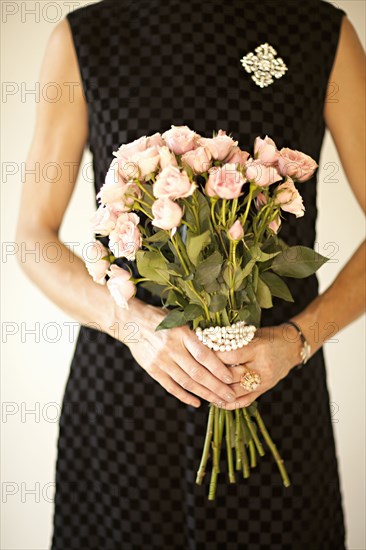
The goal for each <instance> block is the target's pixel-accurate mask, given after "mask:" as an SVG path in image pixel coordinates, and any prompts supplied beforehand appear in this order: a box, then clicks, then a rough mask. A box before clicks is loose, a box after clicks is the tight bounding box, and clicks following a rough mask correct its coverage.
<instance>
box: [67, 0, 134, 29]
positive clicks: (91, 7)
mask: <svg viewBox="0 0 366 550" xmlns="http://www.w3.org/2000/svg"><path fill="white" fill-rule="evenodd" d="M126 2H127V0H122V1H121V0H118V2H117V1H116V0H101V1H99V2H94V3H91V4H87V5H86V6H81V7H79V8H77V9H76V10H74V11H71V12H69V13H68V14H67V15H66V19H67V20H68V21H69V23H70V25H71V26H73V25H74V24H78V23H84V24H90V25H93V24H94V23H95V24H97V25H99V26H100V25H102V24H103V22H104V21H105V20H107V19H108V18H110V17H111V16H113V14H114V13H115V12H116V10H117V11H118V10H120V11H123V8H124V4H126Z"/></svg>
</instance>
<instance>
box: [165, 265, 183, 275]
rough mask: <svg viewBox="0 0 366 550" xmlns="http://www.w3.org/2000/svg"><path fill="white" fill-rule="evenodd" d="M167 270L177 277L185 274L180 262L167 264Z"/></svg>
mask: <svg viewBox="0 0 366 550" xmlns="http://www.w3.org/2000/svg"><path fill="white" fill-rule="evenodd" d="M167 272H168V273H170V274H171V275H175V276H176V277H182V276H183V275H184V270H183V267H182V266H181V265H180V264H176V263H170V264H168V265H167Z"/></svg>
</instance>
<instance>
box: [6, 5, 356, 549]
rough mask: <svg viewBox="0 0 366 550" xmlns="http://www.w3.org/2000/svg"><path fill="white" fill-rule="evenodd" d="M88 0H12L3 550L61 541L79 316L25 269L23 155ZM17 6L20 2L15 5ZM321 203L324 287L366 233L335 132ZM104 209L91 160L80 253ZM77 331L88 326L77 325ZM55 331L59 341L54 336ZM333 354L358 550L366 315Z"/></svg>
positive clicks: (351, 531) (78, 229)
mask: <svg viewBox="0 0 366 550" xmlns="http://www.w3.org/2000/svg"><path fill="white" fill-rule="evenodd" d="M86 3H91V2H82V1H79V2H77V1H75V2H66V1H65V2H63V1H58V2H46V1H45V2H33V1H27V2H21V1H18V2H5V1H3V2H1V4H2V59H1V63H2V80H3V82H6V83H13V85H14V86H15V89H14V94H13V95H11V96H7V97H3V99H2V104H1V108H2V134H3V137H4V136H6V137H5V139H3V140H2V171H3V174H2V218H1V224H2V241H3V247H4V246H6V250H7V252H8V254H7V255H4V248H3V256H2V265H1V267H2V271H3V278H2V342H3V344H4V343H6V345H4V346H3V355H2V400H3V416H2V423H1V428H2V463H1V466H2V545H1V548H2V549H3V550H15V549H16V550H31V549H34V550H46V549H47V548H48V547H49V541H50V533H51V519H52V512H53V508H52V496H53V480H54V466H55V459H56V438H57V430H58V428H57V420H58V415H59V408H60V404H61V400H62V395H63V390H64V386H65V382H66V378H67V375H68V369H69V364H70V360H71V357H72V353H73V349H74V344H75V338H73V337H72V330H71V328H72V327H71V328H70V325H66V324H65V323H69V322H70V321H72V320H71V319H69V318H68V317H66V316H65V315H64V314H63V313H62V312H61V311H60V310H59V309H57V308H56V307H55V306H54V305H53V304H52V303H50V302H49V301H48V300H47V299H46V298H45V297H44V296H43V295H42V293H41V292H40V291H39V290H38V289H37V288H36V287H35V286H33V285H32V284H31V283H30V282H29V281H28V280H27V279H26V278H25V277H24V275H23V274H22V272H21V270H20V268H19V265H18V264H17V261H16V259H15V257H14V256H13V255H12V254H11V251H12V244H11V243H13V241H14V238H15V223H16V218H17V213H18V205H19V199H20V193H21V187H22V180H23V178H24V176H23V175H22V162H24V160H25V158H26V154H27V150H28V147H29V144H30V141H31V136H32V131H33V123H34V117H35V105H36V98H35V96H34V95H32V94H30V93H25V92H26V91H27V90H28V92H29V90H31V89H34V87H35V84H36V81H37V79H38V76H39V69H40V64H41V60H42V57H43V53H44V50H45V46H46V42H47V38H48V36H49V34H50V33H51V31H52V29H53V27H54V25H55V24H56V23H57V22H58V21H59V20H60V19H61V17H63V16H64V15H65V14H66V13H67V12H68V11H69V10H70V9H71V7H72V5H73V6H74V7H77V6H80V5H84V4H86ZM333 3H334V4H336V5H338V6H339V7H341V8H343V9H344V10H345V11H346V13H347V14H348V16H349V18H350V20H351V21H352V23H353V24H354V26H355V28H356V30H357V32H358V34H359V36H360V38H361V40H363V43H364V39H365V26H364V21H365V3H364V1H363V0H360V1H350V0H345V1H341V0H339V1H338V0H337V2H333ZM10 11H16V12H15V13H13V14H12V15H11V14H10ZM31 11H33V12H35V13H30V12H31ZM3 86H4V84H3ZM7 89H9V88H7ZM22 95H23V97H22ZM289 145H290V146H291V144H289ZM89 162H90V156H89V154H86V155H85V158H84V165H85V164H88V163H89ZM9 163H14V165H13V169H14V171H15V173H14V174H13V175H7V174H6V173H5V171H7V170H8V169H9V166H10V165H9ZM327 163H329V164H327ZM318 207H319V218H318V224H317V243H318V244H317V246H318V249H319V251H320V252H323V253H324V254H329V253H330V252H331V251H332V250H333V247H335V250H336V253H335V255H334V259H335V261H334V262H333V263H331V262H329V263H327V264H326V265H325V266H324V267H323V268H322V269H321V271H320V274H319V279H320V283H321V290H324V289H325V288H326V287H327V285H328V284H329V283H330V282H331V281H332V280H333V279H334V277H335V275H336V274H337V272H338V271H339V269H340V268H341V267H342V266H343V265H344V263H345V262H346V261H347V260H348V258H349V257H350V256H351V254H352V252H353V250H354V249H355V248H356V247H357V245H358V244H359V243H360V241H361V239H362V236H363V233H364V220H363V216H362V214H361V210H360V208H359V207H358V205H357V203H356V201H355V199H354V197H353V195H352V192H351V191H350V188H349V186H348V184H347V180H346V177H345V175H344V173H343V171H342V167H341V165H340V161H339V159H338V156H337V153H336V151H335V148H334V145H333V143H332V140H331V138H330V136H329V134H327V135H326V139H325V141H324V146H323V151H322V156H321V160H320V175H319V195H318ZM93 209H94V197H93V188H92V182H91V179H90V170H89V171H88V170H86V171H84V177H83V176H81V177H79V180H78V184H77V187H76V190H75V193H74V195H73V198H72V201H71V204H70V207H69V209H68V212H67V215H66V217H65V221H64V224H63V228H62V234H61V237H62V239H63V240H65V241H67V242H75V241H78V242H79V243H81V244H80V246H79V247H78V248H77V252H79V253H81V252H82V246H83V244H85V243H87V242H89V240H90V238H91V234H90V232H89V218H90V216H91V214H92V213H93ZM4 243H10V244H8V245H4ZM329 243H334V244H329ZM327 246H329V247H330V248H327ZM304 284H305V283H304ZM349 284H350V285H351V284H352V281H349ZM37 323H38V325H37ZM55 327H56V328H55ZM57 327H58V328H57ZM31 328H33V329H36V335H34V334H33V335H32V334H26V331H27V330H29V329H31ZM9 331H10V332H11V331H14V334H9ZM74 332H75V334H76V333H77V330H76V329H75V331H74ZM37 333H38V335H39V341H37V340H38V335H37ZM70 336H71V337H70ZM53 339H56V340H57V341H55V342H52V340H53ZM325 353H326V360H327V365H328V382H329V388H330V392H331V400H332V408H333V421H334V429H335V434H336V442H337V452H338V458H339V467H340V471H341V482H342V491H343V496H344V504H345V512H346V521H347V530H348V545H349V549H350V550H356V549H359V550H364V549H365V548H366V543H365V532H364V517H365V494H364V487H365V469H364V465H365V439H364V433H365V374H364V365H365V346H364V318H362V319H359V320H358V321H357V322H355V323H353V324H352V325H351V326H349V327H348V328H347V329H345V330H343V331H342V332H341V333H340V334H338V335H337V337H336V341H335V342H332V343H328V344H327V345H326V346H325ZM304 391H306V388H304ZM31 410H33V411H34V412H33V413H32V412H30V411H31ZM4 413H5V414H4ZM320 459H321V457H320ZM31 491H33V493H31ZM12 493H13V494H12ZM65 550H66V549H65Z"/></svg>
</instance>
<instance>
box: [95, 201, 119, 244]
mask: <svg viewBox="0 0 366 550" xmlns="http://www.w3.org/2000/svg"><path fill="white" fill-rule="evenodd" d="M117 218H118V214H117V213H116V212H114V211H113V210H111V209H110V208H109V207H108V206H103V205H100V206H99V208H98V210H97V211H96V212H95V214H94V215H93V217H92V218H91V220H90V221H91V224H92V230H93V232H94V233H97V234H98V235H102V236H103V237H105V236H106V235H109V233H110V232H111V231H112V230H113V229H114V227H115V225H116V221H117Z"/></svg>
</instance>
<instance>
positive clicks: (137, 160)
mask: <svg viewBox="0 0 366 550" xmlns="http://www.w3.org/2000/svg"><path fill="white" fill-rule="evenodd" d="M117 158H118V163H119V169H120V173H121V174H122V176H123V178H124V179H125V180H126V181H128V180H131V179H133V178H139V179H141V180H143V179H145V178H146V176H150V174H153V173H154V172H155V171H156V169H157V168H158V166H159V163H160V155H159V150H158V148H157V147H155V145H153V146H152V147H148V148H147V149H145V150H144V151H138V152H136V153H134V154H133V155H132V156H131V157H129V158H120V157H117Z"/></svg>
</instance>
